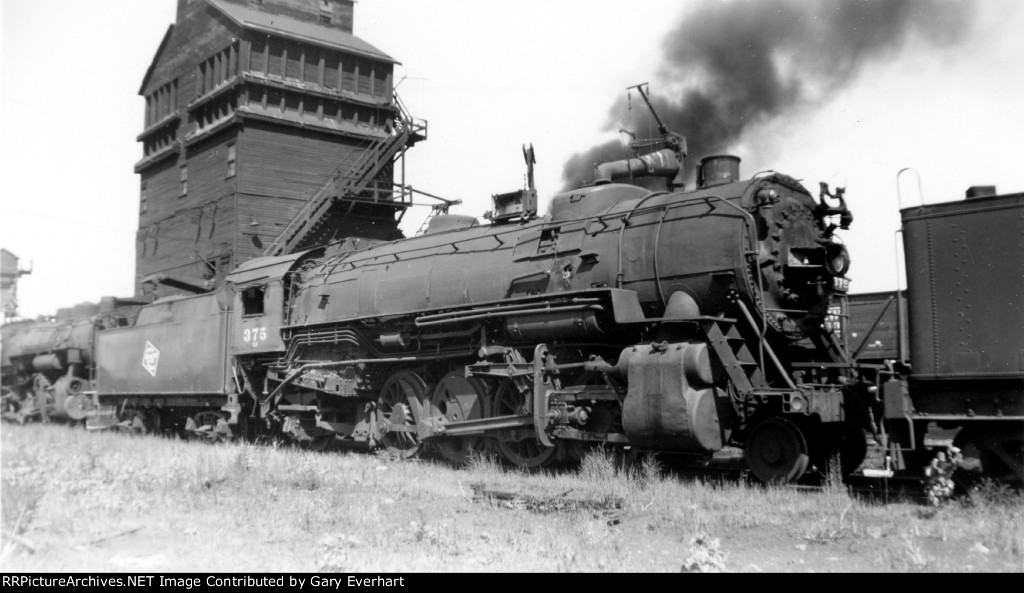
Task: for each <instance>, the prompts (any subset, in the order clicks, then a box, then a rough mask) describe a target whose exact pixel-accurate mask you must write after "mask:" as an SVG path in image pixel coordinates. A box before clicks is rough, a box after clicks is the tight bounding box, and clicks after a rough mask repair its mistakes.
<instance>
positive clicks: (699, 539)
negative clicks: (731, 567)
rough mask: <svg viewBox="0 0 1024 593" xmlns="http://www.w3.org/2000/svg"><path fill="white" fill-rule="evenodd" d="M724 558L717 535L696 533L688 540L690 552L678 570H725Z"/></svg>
mask: <svg viewBox="0 0 1024 593" xmlns="http://www.w3.org/2000/svg"><path fill="white" fill-rule="evenodd" d="M726 558H727V555H726V553H725V552H723V551H722V549H721V542H719V541H718V538H717V537H711V536H709V535H708V534H706V533H698V534H697V535H696V536H694V537H693V538H692V539H691V540H690V554H689V556H687V557H686V559H685V560H683V567H682V570H681V571H680V572H700V573H706V572H725V561H726Z"/></svg>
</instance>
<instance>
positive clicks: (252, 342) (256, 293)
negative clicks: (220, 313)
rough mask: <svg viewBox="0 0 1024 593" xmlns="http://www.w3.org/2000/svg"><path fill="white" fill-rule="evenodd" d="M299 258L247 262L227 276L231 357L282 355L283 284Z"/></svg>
mask: <svg viewBox="0 0 1024 593" xmlns="http://www.w3.org/2000/svg"><path fill="white" fill-rule="evenodd" d="M302 255H303V254H301V253H300V254H293V255H287V256H284V257H265V258H259V259H254V260H250V261H248V262H245V263H243V264H242V265H240V266H238V269H237V270H235V271H234V272H233V273H231V274H230V275H229V276H228V277H227V282H228V285H229V286H231V288H232V299H233V301H234V306H233V307H232V309H233V311H232V317H233V323H232V324H231V327H232V334H231V336H230V338H229V343H230V349H231V354H232V355H233V356H248V355H253V354H269V353H277V352H284V350H285V345H284V342H283V341H282V340H281V327H283V326H284V324H285V302H286V292H287V289H286V284H287V283H288V280H289V278H288V274H289V272H291V270H292V268H293V266H294V264H295V263H296V261H298V260H299V259H300V258H301V257H302Z"/></svg>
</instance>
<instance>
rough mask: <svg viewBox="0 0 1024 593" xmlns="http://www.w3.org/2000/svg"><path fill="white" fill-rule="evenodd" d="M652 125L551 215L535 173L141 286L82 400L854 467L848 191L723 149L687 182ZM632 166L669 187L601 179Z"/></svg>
mask: <svg viewBox="0 0 1024 593" xmlns="http://www.w3.org/2000/svg"><path fill="white" fill-rule="evenodd" d="M677 138H678V137H677ZM678 140H681V138H678ZM666 145H667V148H664V149H662V150H659V151H655V152H652V153H650V154H647V155H644V156H642V157H639V158H636V159H630V160H628V161H622V162H618V163H607V164H604V165H601V166H600V167H598V169H597V171H596V172H597V178H598V180H597V182H595V183H594V184H593V185H591V186H588V187H584V188H581V189H578V190H574V191H569V192H565V193H562V194H560V195H557V196H555V197H554V198H553V201H552V206H551V210H550V212H549V213H548V214H547V215H546V216H538V215H537V213H536V193H535V191H534V190H532V189H529V190H523V191H521V192H515V193H512V194H505V195H499V196H495V209H494V211H493V212H492V213H490V216H489V224H486V225H480V224H478V223H477V221H476V219H475V218H471V217H464V216H455V215H445V216H438V217H436V218H435V219H433V220H432V222H431V225H430V227H429V228H428V230H427V232H426V233H425V234H424V235H423V236H420V237H416V238H411V239H405V240H400V241H393V242H378V241H373V240H366V239H360V238H348V239H346V240H344V241H342V242H340V243H336V244H332V245H328V246H326V247H321V248H318V249H313V250H311V251H307V252H303V253H296V254H292V255H287V256H284V257H271V258H263V259H258V260H253V261H249V262H247V263H245V264H243V265H241V266H240V267H239V268H238V269H237V270H236V271H235V272H234V273H232V274H231V275H229V276H228V278H227V286H226V288H225V289H224V290H221V291H218V292H215V293H207V294H199V295H193V296H180V297H171V298H167V299H163V300H160V301H158V302H155V303H153V304H151V305H147V306H144V307H142V308H141V309H140V310H139V311H138V316H137V318H136V319H135V320H134V322H133V323H132V324H131V325H130V326H128V327H116V328H110V329H107V330H105V331H102V332H99V333H98V334H97V335H96V337H95V353H94V360H95V363H96V385H95V387H96V391H95V393H96V401H97V402H98V404H99V405H100V406H103V408H104V409H105V410H107V411H109V412H110V413H112V414H114V415H115V416H116V418H115V419H116V420H117V421H119V422H130V423H132V424H134V425H135V426H137V427H141V428H144V429H149V430H164V429H187V430H201V431H208V432H222V433H230V434H232V435H243V436H249V437H251V436H254V435H258V434H277V435H284V436H287V437H289V438H291V439H294V440H296V441H299V442H304V443H307V444H309V445H310V446H327V445H330V444H334V445H347V446H353V447H365V448H371V447H375V446H384V447H387V448H388V449H389V450H391V451H393V452H394V453H396V454H399V455H402V456H409V455H413V454H415V453H417V452H419V451H421V450H422V449H423V448H424V447H428V446H429V447H431V448H433V449H435V450H436V451H438V452H440V454H441V455H443V456H444V457H446V458H448V459H450V460H452V461H456V462H458V461H461V460H463V459H465V457H466V454H467V452H468V451H469V450H470V449H471V448H472V447H478V448H479V447H491V446H493V447H494V448H495V449H496V451H497V452H498V453H499V454H500V455H501V456H502V457H503V458H504V459H506V460H507V461H509V462H511V463H513V464H516V465H519V466H523V467H536V466H540V465H545V464H549V463H555V462H560V461H566V460H570V459H572V458H574V457H576V456H578V455H580V453H581V451H582V450H583V446H584V445H586V444H589V443H606V444H614V445H622V446H628V447H631V448H634V449H637V450H654V451H666V452H676V453H683V454H691V455H697V456H710V455H711V454H712V453H714V452H715V451H718V450H720V449H722V448H723V447H725V446H729V445H732V446H740V447H742V448H743V449H744V450H745V452H746V457H747V460H748V462H749V465H750V467H751V470H752V471H753V473H754V474H755V475H756V476H757V477H758V478H760V479H762V480H764V481H766V482H786V481H794V480H797V479H799V478H800V477H801V476H802V475H803V474H804V473H805V472H807V471H808V469H809V468H812V467H815V466H816V467H824V464H825V463H826V462H828V460H830V459H832V458H834V456H836V455H837V454H838V455H840V457H841V459H842V461H843V466H844V468H845V469H846V470H847V471H850V470H852V469H854V468H856V467H857V466H858V465H859V464H860V463H861V461H862V459H863V457H864V454H865V436H864V430H865V429H869V430H871V429H873V430H876V431H877V427H873V426H872V423H871V421H870V418H871V416H870V414H869V412H868V411H869V408H870V406H871V403H872V398H873V397H874V395H873V394H872V393H871V386H870V385H867V384H864V383H862V382H859V381H857V377H856V374H855V369H854V366H853V365H852V364H851V361H850V360H849V359H848V357H847V355H846V353H845V351H844V350H843V348H842V347H841V346H840V345H839V343H838V342H837V340H836V338H835V336H834V335H833V334H832V333H831V332H828V331H826V330H825V329H824V326H823V320H824V319H825V317H826V315H827V314H828V311H829V303H830V298H831V296H832V295H833V293H834V292H835V291H836V290H837V287H840V286H842V284H843V282H842V281H843V277H844V275H845V273H846V270H847V269H848V267H849V258H848V255H847V253H846V250H845V248H844V247H843V246H842V244H841V243H839V242H837V240H836V237H835V236H834V232H835V230H836V229H837V228H839V227H842V228H844V229H845V228H846V227H847V226H848V225H849V222H850V220H851V219H852V216H850V214H849V211H848V210H847V209H846V206H845V201H844V199H843V197H842V194H841V193H840V194H839V195H838V196H837V199H836V198H830V196H829V194H828V192H827V188H825V187H824V186H823V187H822V193H821V195H820V199H818V200H816V199H815V198H814V197H812V195H811V194H810V193H809V192H808V191H807V190H806V189H805V188H804V187H803V186H801V185H800V183H798V182H797V181H796V180H794V179H792V178H790V177H788V176H785V175H782V174H778V173H770V174H765V175H761V176H758V177H756V178H754V179H747V180H740V179H739V167H738V161H739V159H737V158H735V157H729V156H723V157H709V158H706V159H704V160H703V162H702V164H701V167H700V170H699V175H698V177H699V184H698V187H697V188H696V189H694V190H691V191H680V189H679V179H680V178H681V175H680V173H681V167H682V164H681V163H682V157H683V150H682V149H681V143H680V142H679V141H675V142H672V141H671V138H669V141H668V142H666ZM644 174H654V175H656V176H659V177H663V178H664V179H665V187H666V189H665V190H661V191H651V190H648V189H644V188H642V187H639V186H638V185H634V184H625V183H614V182H613V181H614V180H615V179H620V178H622V177H627V176H629V177H634V176H641V175H644ZM833 204H834V205H833ZM830 221H834V222H830ZM92 418H93V420H94V421H98V420H99V418H100V416H98V415H97V414H96V413H93V414H92Z"/></svg>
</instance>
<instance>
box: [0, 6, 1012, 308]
mask: <svg viewBox="0 0 1024 593" xmlns="http://www.w3.org/2000/svg"><path fill="white" fill-rule="evenodd" d="M704 1H706V0H704ZM696 5H698V3H697V2H685V1H681V0H633V1H632V2H629V3H626V2H623V1H621V0H615V1H612V0H599V1H595V0H517V1H516V2H482V1H479V0H476V1H473V0H428V1H424V0H419V1H415V0H362V1H360V2H359V3H358V4H357V5H356V15H355V32H356V34H357V35H359V36H360V37H362V38H364V39H366V40H367V41H369V42H370V43H372V44H374V45H376V46H377V47H379V48H380V49H382V50H384V51H385V52H387V53H389V54H390V55H392V56H393V57H395V58H396V59H397V60H399V61H400V62H402V66H400V67H399V68H398V70H397V73H396V81H397V80H401V79H402V78H403V77H406V78H405V80H404V81H403V82H401V84H400V86H399V87H398V91H399V93H400V95H401V96H402V98H403V100H404V102H405V103H406V105H407V106H408V107H409V109H410V111H411V112H413V114H414V115H416V116H417V117H421V118H424V119H427V120H428V121H429V123H430V137H429V140H428V141H427V142H425V143H423V144H421V145H419V146H417V147H416V148H415V149H413V150H412V151H411V152H410V159H409V163H408V165H409V166H408V169H407V181H408V182H409V183H411V184H412V185H413V186H414V187H417V188H419V189H422V190H425V191H428V192H431V193H435V194H440V195H443V196H446V197H450V198H461V199H463V200H464V201H465V204H464V205H463V206H462V207H460V208H458V209H456V210H454V211H455V212H459V213H464V214H473V215H476V216H479V215H481V214H482V213H483V212H484V211H485V210H488V209H489V208H490V195H491V194H494V193H500V192H507V191H512V190H515V189H518V188H520V187H522V185H523V178H524V172H525V169H524V166H523V162H522V156H521V152H520V147H521V145H522V144H524V143H531V142H532V143H533V144H534V146H535V148H536V152H537V160H538V164H537V185H538V189H539V190H540V193H541V200H542V208H543V207H544V206H546V198H549V197H550V195H551V194H553V193H555V192H556V191H557V190H558V189H559V188H560V186H561V183H560V176H561V171H562V164H563V163H564V161H565V160H566V158H567V157H568V156H570V155H571V154H573V153H574V152H578V151H581V150H584V149H586V148H588V147H590V146H591V145H592V144H594V143H596V142H598V141H602V140H606V139H607V138H608V137H607V136H604V135H601V134H600V133H599V132H600V129H601V126H602V124H603V123H604V121H605V118H606V115H607V113H608V109H609V107H610V105H611V104H612V103H613V101H614V100H615V99H617V98H618V97H620V96H621V95H622V93H624V92H625V90H624V89H625V87H627V86H630V85H632V84H636V83H639V82H646V81H650V82H651V83H652V86H651V92H652V93H655V94H657V93H658V89H659V86H658V76H657V72H658V70H659V65H660V61H661V60H660V44H661V40H662V38H663V36H664V35H665V33H667V32H668V31H669V30H670V29H671V28H672V27H673V26H674V25H675V24H676V23H677V22H678V20H679V19H680V17H681V16H682V14H684V13H685V11H687V10H689V9H692V8H693V7H694V6H696ZM976 5H977V8H978V10H979V11H981V13H980V22H979V23H978V28H977V30H978V34H977V35H976V36H975V37H974V38H973V39H971V40H969V41H968V42H967V43H964V44H962V45H960V46H958V48H957V49H956V51H955V52H935V51H920V48H919V47H916V49H917V50H918V51H915V46H912V47H910V48H908V50H907V51H905V52H903V53H901V54H900V55H897V56H894V57H892V59H890V60H888V61H886V62H884V63H881V64H875V65H872V66H870V67H868V68H866V69H865V70H864V71H862V72H861V73H860V74H859V76H858V78H857V79H856V80H854V81H851V84H850V85H849V86H848V87H847V88H846V90H844V91H842V92H841V93H839V94H837V95H836V96H834V97H833V98H832V99H831V100H830V101H828V102H827V103H826V104H825V105H823V106H821V107H820V108H819V109H816V110H814V111H812V112H806V113H800V114H796V115H794V116H792V117H790V118H788V119H785V120H778V121H775V122H772V123H770V124H768V125H765V126H762V127H761V128H760V129H759V130H758V134H757V137H756V138H755V139H754V140H752V141H751V143H750V144H749V145H745V146H739V147H736V149H735V150H733V152H734V153H735V154H737V155H738V156H740V157H743V158H744V162H743V172H744V173H746V174H750V173H753V172H755V171H757V170H759V169H764V168H773V169H775V170H778V171H781V172H785V173H788V174H790V175H793V176H795V177H797V178H800V179H804V180H805V184H806V185H807V187H808V189H810V190H811V191H812V192H816V191H817V182H818V181H819V180H825V181H829V182H833V183H835V182H836V181H839V182H845V183H846V185H847V188H848V193H847V195H848V197H849V200H850V207H851V209H852V210H853V212H854V215H855V217H856V220H855V222H854V226H853V228H852V229H851V230H850V231H848V232H847V233H846V234H845V240H846V243H847V245H848V246H849V249H850V252H851V255H852V258H853V261H854V263H853V268H852V270H851V276H852V278H853V280H854V282H853V290H854V291H856V292H865V291H875V290H888V289H892V288H894V287H895V284H896V278H895V269H896V268H895V257H896V256H895V253H894V247H893V245H894V240H893V233H894V232H895V230H896V229H897V228H898V226H899V215H898V212H897V192H896V173H897V171H899V170H900V169H901V168H903V167H913V168H915V169H916V170H917V171H918V172H919V173H920V175H921V178H922V184H923V187H924V193H925V198H926V201H927V202H929V203H934V202H943V201H949V200H955V199H962V197H963V192H964V190H965V189H966V188H967V187H968V186H970V185H997V186H998V188H999V190H1000V192H1003V193H1008V192H1014V191H1024V175H1022V172H1021V165H1022V163H1024V158H1022V157H1024V149H1022V140H1021V139H1022V138H1024V109H1022V106H1024V6H1022V5H1021V3H1020V2H1017V0H984V1H982V0H977V2H976ZM175 8H176V0H144V1H143V0H98V1H96V2H82V1H81V0H48V1H47V2H39V1H38V0H35V1H34V0H0V23H2V28H0V35H2V44H0V95H2V102H0V163H2V167H3V170H2V175H0V246H2V247H5V248H7V249H8V250H10V251H12V252H14V253H15V254H16V255H18V256H19V257H20V258H22V265H23V266H28V265H29V262H32V264H33V266H34V270H33V273H32V274H31V275H29V276H24V277H23V278H22V279H21V282H20V283H19V301H20V312H21V314H22V315H23V316H25V317H32V316H35V315H39V314H45V313H53V312H54V311H55V310H56V309H57V308H58V307H62V306H70V305H73V304H75V303H78V302H82V301H97V300H98V299H99V298H100V297H101V296H104V295H116V296H130V295H131V294H132V292H133V286H134V282H133V275H134V263H135V251H134V249H135V230H136V226H137V223H138V218H137V212H138V176H137V175H135V174H134V173H133V172H132V166H133V164H134V163H135V162H136V161H138V160H139V158H140V156H141V146H140V145H139V144H138V143H137V142H135V136H136V135H137V134H138V133H139V132H140V131H141V130H142V125H143V100H142V98H141V97H139V96H138V95H137V92H138V89H139V85H140V84H141V81H142V77H143V75H144V74H145V72H146V68H147V67H148V66H149V63H150V61H151V59H152V57H153V55H154V53H155V51H156V49H157V46H158V45H159V43H160V40H161V38H162V36H163V34H164V31H165V30H166V28H167V26H168V25H169V24H171V23H172V22H173V20H174V16H175ZM634 99H636V97H634ZM635 104H636V101H634V105H635ZM680 132H682V133H683V134H684V135H685V134H686V130H680ZM690 148H691V151H693V152H694V153H695V154H700V152H701V151H700V148H699V147H696V146H691V147H690ZM753 148H757V150H756V154H769V155H773V157H771V158H768V159H767V160H768V161H770V162H756V161H754V162H752V161H753V159H752V158H751V157H750V154H755V152H754V151H753V150H752V149H753ZM905 179H906V178H905ZM905 185H906V187H907V188H908V190H905V191H904V202H905V205H909V204H911V203H916V201H917V200H918V198H917V197H916V193H917V192H916V184H915V183H914V182H913V181H911V182H910V183H906V184H905ZM425 214H426V212H425V211H416V210H414V211H412V212H410V213H409V215H408V216H407V221H406V223H405V224H404V225H403V228H405V230H406V232H407V234H408V233H412V232H414V231H415V230H416V228H417V227H418V226H419V223H420V221H421V220H422V218H423V216H424V215H425Z"/></svg>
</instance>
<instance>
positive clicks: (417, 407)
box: [377, 371, 427, 458]
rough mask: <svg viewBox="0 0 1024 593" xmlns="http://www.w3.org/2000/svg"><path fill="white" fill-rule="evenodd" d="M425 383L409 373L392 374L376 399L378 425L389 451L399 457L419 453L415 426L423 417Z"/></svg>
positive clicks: (418, 441)
mask: <svg viewBox="0 0 1024 593" xmlns="http://www.w3.org/2000/svg"><path fill="white" fill-rule="evenodd" d="M426 396H427V384H426V383H424V382H423V379H421V378H420V376H419V375H417V374H416V373H413V372H411V371H400V372H398V373H395V374H393V375H391V377H389V378H388V380H387V382H386V383H384V387H383V388H381V390H380V397H379V398H378V399H377V425H378V427H379V428H380V433H381V441H382V442H383V444H384V446H385V447H386V448H387V450H388V451H390V452H391V453H393V454H395V455H398V456H399V457H402V458H407V457H412V456H413V455H415V454H416V453H418V452H419V450H420V445H421V443H420V439H419V436H418V435H417V433H416V423H417V422H419V420H420V418H422V417H423V403H424V402H425V401H426Z"/></svg>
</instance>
